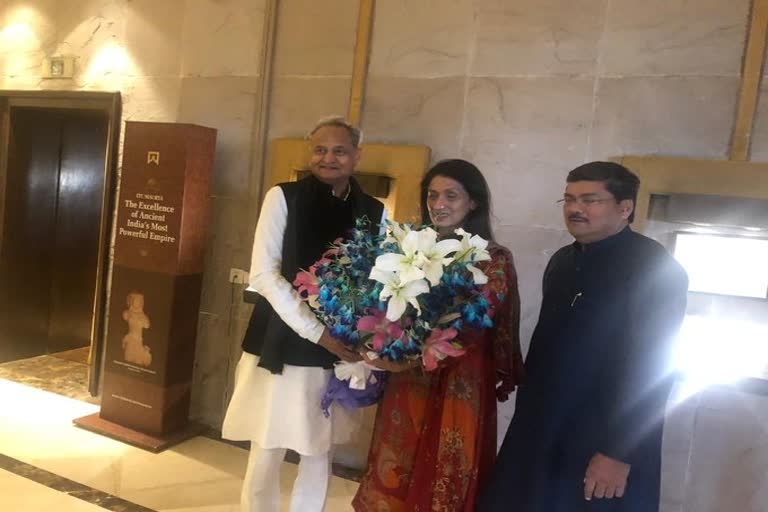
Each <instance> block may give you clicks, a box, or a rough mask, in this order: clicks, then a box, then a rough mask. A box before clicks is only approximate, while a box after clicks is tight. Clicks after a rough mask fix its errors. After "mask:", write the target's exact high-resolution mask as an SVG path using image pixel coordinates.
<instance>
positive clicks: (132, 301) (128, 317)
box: [123, 292, 152, 366]
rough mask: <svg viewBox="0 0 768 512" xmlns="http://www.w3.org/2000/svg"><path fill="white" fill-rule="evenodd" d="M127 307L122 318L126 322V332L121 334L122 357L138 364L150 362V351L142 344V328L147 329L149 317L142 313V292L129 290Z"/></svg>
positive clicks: (142, 364) (145, 364)
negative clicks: (123, 334)
mask: <svg viewBox="0 0 768 512" xmlns="http://www.w3.org/2000/svg"><path fill="white" fill-rule="evenodd" d="M126 302H127V304H128V309H126V310H125V311H123V320H125V321H126V322H127V323H128V334H126V335H125V336H123V354H124V355H123V358H124V359H125V361H126V362H129V363H133V364H137V365H140V366H149V365H150V364H152V351H151V350H150V348H149V347H148V346H147V345H145V344H144V335H143V332H144V329H149V317H148V316H147V315H146V313H144V294H142V293H138V292H131V293H129V294H128V296H127V297H126Z"/></svg>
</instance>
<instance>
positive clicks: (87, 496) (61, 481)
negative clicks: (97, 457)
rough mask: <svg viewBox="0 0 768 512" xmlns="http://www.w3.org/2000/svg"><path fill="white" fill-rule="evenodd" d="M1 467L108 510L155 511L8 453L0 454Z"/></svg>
mask: <svg viewBox="0 0 768 512" xmlns="http://www.w3.org/2000/svg"><path fill="white" fill-rule="evenodd" d="M0 469H4V470H6V471H8V472H10V473H13V474H15V475H19V476H21V477H24V478H26V479H28V480H32V481H33V482H37V483H39V484H42V485H44V486H46V487H50V488H51V489H54V490H56V491H59V492H63V493H66V494H68V495H70V496H72V497H73V498H77V499H79V500H83V501H86V502H88V503H91V504H93V505H97V506H99V507H101V508H104V509H106V510H111V511H112V512H155V510H153V509H151V508H147V507H142V506H141V505H137V504H135V503H131V502H130V501H126V500H124V499H122V498H118V497H117V496H114V495H112V494H107V493H106V492H103V491H99V490H98V489H94V488H92V487H88V486H87V485H83V484H80V483H77V482H75V481H73V480H70V479H68V478H64V477H63V476H59V475H57V474H54V473H51V472H50V471H46V470H44V469H40V468H38V467H36V466H33V465H31V464H27V463H26V462H22V461H20V460H17V459H14V458H12V457H8V456H7V455H3V454H0Z"/></svg>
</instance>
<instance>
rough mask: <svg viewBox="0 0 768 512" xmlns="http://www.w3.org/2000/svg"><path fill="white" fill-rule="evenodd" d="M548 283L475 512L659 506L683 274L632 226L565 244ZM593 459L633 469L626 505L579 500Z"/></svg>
mask: <svg viewBox="0 0 768 512" xmlns="http://www.w3.org/2000/svg"><path fill="white" fill-rule="evenodd" d="M543 287H544V290H543V291H544V295H543V301H542V306H541V313H540V315H539V321H538V324H537V326H536V330H535V332H534V334H533V339H532V341H531V348H530V351H529V353H528V356H527V358H526V362H525V368H526V379H525V381H524V382H523V383H522V385H521V386H520V388H519V390H518V394H517V402H516V407H515V415H514V418H513V420H512V423H511V424H510V427H509V430H508V431H507V435H506V438H505V439H504V444H503V445H502V448H501V452H500V453H499V458H498V461H497V465H496V468H495V470H494V477H493V479H492V481H491V483H490V484H489V487H488V488H487V490H486V492H485V493H484V499H483V501H482V505H481V506H480V507H479V510H481V511H483V512H490V511H511V512H581V511H592V510H595V511H596V510H602V511H612V512H655V511H657V510H658V503H659V487H660V471H661V470H660V466H661V438H662V429H663V415H664V409H665V404H666V400H667V397H668V395H669V391H670V388H671V385H672V375H671V368H670V359H671V357H670V355H671V354H670V352H671V348H672V341H673V338H674V335H675V334H676V333H677V330H678V328H679V326H680V323H681V322H682V319H683V316H684V314H685V305H686V291H687V287H688V279H687V276H686V274H685V272H684V271H683V269H682V268H681V267H680V265H679V264H678V263H677V262H676V261H675V260H674V259H673V258H672V257H671V256H670V255H669V254H668V253H667V251H666V250H665V249H664V248H663V247H662V246H661V245H659V244H658V243H656V242H655V241H653V240H651V239H650V238H647V237H645V236H642V235H639V234H637V233H634V232H633V231H631V230H630V229H629V228H626V229H624V230H623V231H622V232H620V233H618V234H617V235H614V236H611V237H609V238H607V239H605V240H601V241H599V242H595V243H592V244H588V245H584V246H582V245H580V244H578V243H574V244H572V245H570V246H566V247H563V248H562V249H560V250H559V251H558V252H557V253H556V254H555V255H554V256H553V257H552V259H551V260H550V262H549V265H548V266H547V269H546V271H545V273H544V283H543ZM597 452H600V453H602V454H604V455H607V456H609V457H613V458H615V459H619V460H622V461H624V462H626V463H628V464H631V466H632V468H631V471H630V475H629V481H628V484H627V490H626V494H625V496H624V498H621V499H612V500H605V499H603V500H599V499H595V498H593V499H592V501H591V502H588V501H585V500H584V482H583V480H584V475H585V471H586V468H587V465H588V463H589V460H590V458H591V457H592V456H593V455H594V454H595V453H597Z"/></svg>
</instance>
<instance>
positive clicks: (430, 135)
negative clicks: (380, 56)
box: [363, 77, 465, 161]
mask: <svg viewBox="0 0 768 512" xmlns="http://www.w3.org/2000/svg"><path fill="white" fill-rule="evenodd" d="M464 80H465V78H463V77H455V78H434V79H420V78H395V77H370V78H369V80H368V92H367V97H366V101H365V110H364V112H363V130H364V131H365V136H366V140H367V141H368V142H377V143H391V144H426V145H427V146H429V147H431V148H432V160H433V161H437V160H442V159H444V158H455V157H457V156H458V155H459V139H460V134H461V123H462V113H463V104H464Z"/></svg>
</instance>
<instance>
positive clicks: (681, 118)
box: [590, 77, 739, 159]
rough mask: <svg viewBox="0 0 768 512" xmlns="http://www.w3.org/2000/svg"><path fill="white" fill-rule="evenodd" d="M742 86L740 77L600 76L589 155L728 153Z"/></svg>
mask: <svg viewBox="0 0 768 512" xmlns="http://www.w3.org/2000/svg"><path fill="white" fill-rule="evenodd" d="M738 88H739V79H738V78H736V77H733V78H728V77H708V78H705V77H700V78H660V77H656V78H652V77H646V78H641V77H636V78H624V79H601V80H600V85H599V90H598V96H597V98H596V104H597V113H596V117H595V124H594V127H593V129H592V137H591V144H592V146H591V156H590V159H605V158H609V157H616V156H621V155H626V154H639V155H669V156H696V157H700V158H716V159H720V158H725V157H726V156H727V154H728V144H729V140H730V136H731V130H732V127H733V120H734V117H735V115H736V114H735V109H736V97H737V94H738Z"/></svg>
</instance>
